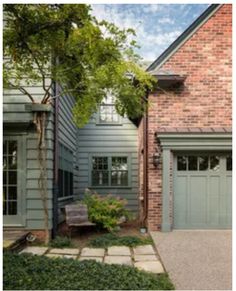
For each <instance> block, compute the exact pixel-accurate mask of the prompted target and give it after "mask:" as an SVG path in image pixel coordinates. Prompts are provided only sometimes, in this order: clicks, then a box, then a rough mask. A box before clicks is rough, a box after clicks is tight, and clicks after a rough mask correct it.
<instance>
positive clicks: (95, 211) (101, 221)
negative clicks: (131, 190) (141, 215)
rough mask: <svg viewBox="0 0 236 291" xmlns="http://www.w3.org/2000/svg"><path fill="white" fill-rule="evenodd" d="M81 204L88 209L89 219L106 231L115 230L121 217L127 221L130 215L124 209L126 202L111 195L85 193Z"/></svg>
mask: <svg viewBox="0 0 236 291" xmlns="http://www.w3.org/2000/svg"><path fill="white" fill-rule="evenodd" d="M83 202H84V203H85V204H86V205H87V207H88V216H89V219H90V220H91V221H92V222H94V223H96V224H97V226H98V227H101V228H104V229H107V230H108V231H114V230H115V229H116V227H117V226H118V224H119V219H120V218H121V217H126V219H129V218H130V215H131V214H130V213H129V211H128V210H127V209H126V208H125V205H126V204H127V201H126V200H125V199H121V198H119V197H115V196H112V195H106V196H100V195H98V194H97V193H95V194H91V193H90V192H86V193H85V196H84V200H83Z"/></svg>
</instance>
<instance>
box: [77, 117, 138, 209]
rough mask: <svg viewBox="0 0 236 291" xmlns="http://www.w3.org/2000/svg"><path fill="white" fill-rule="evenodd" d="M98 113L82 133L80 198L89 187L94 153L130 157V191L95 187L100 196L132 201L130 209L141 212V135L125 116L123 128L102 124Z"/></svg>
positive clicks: (80, 143) (79, 162) (79, 147)
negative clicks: (139, 197) (107, 195)
mask: <svg viewBox="0 0 236 291" xmlns="http://www.w3.org/2000/svg"><path fill="white" fill-rule="evenodd" d="M96 121H97V118H96V114H94V116H93V117H92V118H91V119H90V122H89V123H88V124H87V125H85V126H84V127H83V128H81V129H79V133H78V165H79V199H82V197H83V195H84V191H85V189H86V188H89V187H90V185H89V183H90V181H89V176H90V171H91V165H89V159H90V156H91V155H92V154H95V155H96V154H102V153H104V156H106V154H114V156H115V155H116V154H118V155H119V154H124V155H127V156H130V161H131V162H130V164H131V167H130V169H131V173H130V177H131V183H130V187H126V188H114V187H112V188H106V187H105V188H95V187H91V189H93V190H95V191H96V192H98V193H99V194H104V195H106V194H109V193H110V194H113V195H117V196H119V197H122V198H125V199H127V200H128V206H127V207H128V208H129V209H130V210H132V211H133V212H135V213H137V211H138V169H139V165H138V136H137V128H136V126H135V125H134V124H133V123H132V122H131V121H130V120H129V119H128V118H122V117H121V124H119V125H110V126H109V125H100V124H97V123H96Z"/></svg>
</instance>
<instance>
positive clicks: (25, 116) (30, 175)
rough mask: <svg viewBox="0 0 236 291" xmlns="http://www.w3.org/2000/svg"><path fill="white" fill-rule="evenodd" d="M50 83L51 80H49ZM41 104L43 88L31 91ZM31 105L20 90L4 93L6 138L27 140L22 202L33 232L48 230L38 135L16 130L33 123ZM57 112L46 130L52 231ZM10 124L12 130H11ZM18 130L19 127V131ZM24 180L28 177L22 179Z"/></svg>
mask: <svg viewBox="0 0 236 291" xmlns="http://www.w3.org/2000/svg"><path fill="white" fill-rule="evenodd" d="M47 82H49V80H47ZM27 89H28V90H29V91H30V92H31V93H32V95H33V97H34V98H35V100H36V101H37V102H40V100H41V99H42V97H43V95H44V91H43V89H42V87H41V86H40V84H36V85H35V86H31V87H28V88H27ZM27 104H31V101H30V100H29V98H28V97H27V96H26V95H23V94H22V93H21V92H20V91H17V90H4V91H3V122H4V135H9V136H10V135H19V136H20V135H22V134H23V136H24V141H25V142H24V156H23V159H24V160H25V165H26V169H24V171H25V172H26V175H25V181H23V183H22V184H23V185H24V189H22V191H23V193H24V195H25V198H24V200H25V201H22V203H23V204H24V209H25V213H24V215H25V228H26V229H31V230H34V229H35V230H37V229H44V218H43V216H44V215H43V206H42V201H41V198H40V192H39V186H38V179H39V175H40V170H39V164H38V160H37V157H38V150H37V143H38V141H37V139H38V138H37V134H36V130H35V128H34V127H33V126H31V127H30V129H29V127H25V129H24V132H22V131H20V130H19V129H18V130H17V129H15V130H14V129H12V128H13V127H14V125H16V126H17V125H19V124H21V123H24V124H25V123H26V124H27V123H31V122H32V120H33V114H32V112H29V111H27V110H26V109H25V105H27ZM53 110H54V108H53V106H52V111H51V112H50V113H49V114H48V123H47V129H46V151H47V160H46V162H47V163H46V166H47V191H48V210H49V226H50V228H52V195H53V144H54V136H53V129H54V112H53ZM9 124H11V125H13V126H11V130H9V127H8V126H9ZM15 128H17V127H15ZM22 178H24V177H22Z"/></svg>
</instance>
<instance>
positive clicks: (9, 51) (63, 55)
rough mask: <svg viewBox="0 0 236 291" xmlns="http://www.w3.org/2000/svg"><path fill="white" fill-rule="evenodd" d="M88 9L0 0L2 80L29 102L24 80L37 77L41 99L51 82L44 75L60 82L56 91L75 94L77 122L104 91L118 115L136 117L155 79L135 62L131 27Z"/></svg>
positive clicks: (87, 115)
mask: <svg viewBox="0 0 236 291" xmlns="http://www.w3.org/2000/svg"><path fill="white" fill-rule="evenodd" d="M90 9H91V8H90V6H88V5H85V4H4V15H5V19H6V25H5V28H4V37H3V38H4V41H3V52H4V56H7V57H8V59H7V60H6V61H5V62H4V68H3V76H4V78H3V79H4V86H5V87H6V88H18V89H19V90H20V91H21V92H24V93H25V94H27V93H28V94H27V95H28V96H29V97H30V98H31V101H32V102H34V101H35V98H34V96H32V95H31V94H30V93H29V92H28V91H27V87H26V86H25V85H32V84H34V83H39V84H40V83H41V84H42V88H43V90H44V92H45V95H44V97H43V99H42V100H41V102H42V103H48V102H50V101H51V100H52V99H51V98H52V96H51V95H50V94H51V93H50V92H51V91H50V88H51V87H52V86H53V82H51V83H50V84H47V83H46V82H45V80H46V78H50V79H51V80H52V81H55V82H57V83H58V84H60V92H59V94H58V96H59V95H73V96H74V97H75V99H76V104H75V107H74V110H73V113H74V120H75V122H76V123H77V125H78V126H83V125H84V124H85V123H86V122H87V121H88V119H89V118H90V116H91V114H92V113H94V112H96V111H97V106H98V105H99V104H100V103H101V102H102V100H103V98H104V97H105V96H106V95H107V93H108V91H109V92H110V93H112V94H113V95H114V96H115V97H116V108H117V111H118V112H119V113H120V114H121V115H125V114H127V115H128V116H129V117H131V118H135V117H138V116H140V115H141V114H142V113H143V112H144V110H145V108H146V105H145V102H143V100H142V98H143V97H144V96H145V95H146V90H151V89H152V86H153V83H154V81H155V80H154V78H153V77H151V76H150V75H149V74H148V73H147V72H145V71H144V70H143V69H142V68H141V67H140V66H139V65H138V62H139V57H138V55H137V54H136V53H135V49H136V47H137V44H136V42H135V40H134V39H133V37H134V35H135V32H134V31H133V30H132V29H127V30H126V29H119V28H117V27H116V26H115V25H114V24H112V23H108V22H106V21H102V22H98V21H97V20H96V19H95V18H93V17H92V16H91V15H90ZM130 39H131V40H130ZM25 82H26V84H25ZM26 92H27V93H26Z"/></svg>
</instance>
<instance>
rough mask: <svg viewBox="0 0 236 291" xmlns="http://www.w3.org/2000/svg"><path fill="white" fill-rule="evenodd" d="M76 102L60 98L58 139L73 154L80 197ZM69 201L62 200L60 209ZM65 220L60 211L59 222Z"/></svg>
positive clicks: (59, 204)
mask: <svg viewBox="0 0 236 291" xmlns="http://www.w3.org/2000/svg"><path fill="white" fill-rule="evenodd" d="M74 104H75V100H74V98H73V97H71V96H63V97H60V98H59V116H58V118H59V122H58V139H59V142H60V143H61V144H63V145H64V146H65V147H67V148H68V149H70V150H71V151H72V152H73V156H74V164H73V175H74V181H73V182H74V185H73V186H74V189H73V191H74V195H75V196H78V194H79V192H78V167H77V147H78V145H77V135H78V128H77V126H76V125H75V124H74V122H73V114H72V109H73V107H74ZM71 200H72V199H71V198H69V199H65V198H63V199H60V198H59V203H58V206H59V208H60V209H62V208H63V207H64V205H66V204H68V203H70V202H71ZM62 220H64V215H63V214H62V212H61V211H60V210H59V222H61V221H62Z"/></svg>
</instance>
